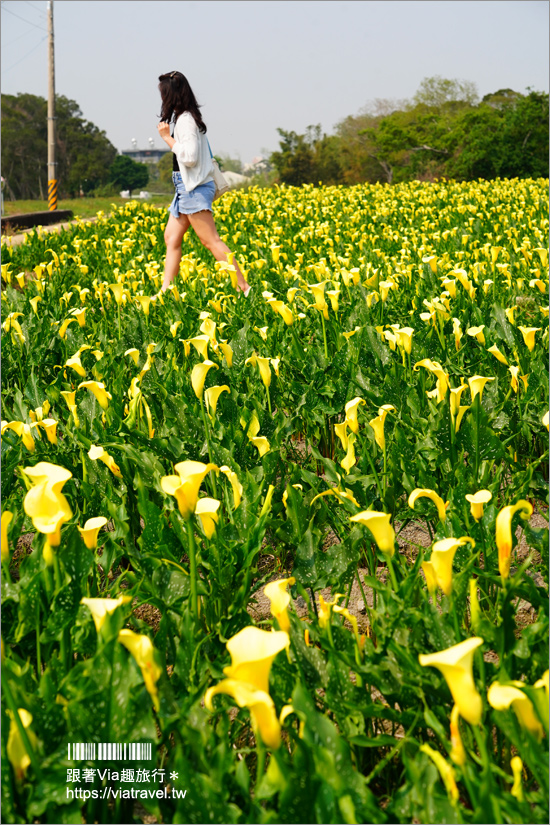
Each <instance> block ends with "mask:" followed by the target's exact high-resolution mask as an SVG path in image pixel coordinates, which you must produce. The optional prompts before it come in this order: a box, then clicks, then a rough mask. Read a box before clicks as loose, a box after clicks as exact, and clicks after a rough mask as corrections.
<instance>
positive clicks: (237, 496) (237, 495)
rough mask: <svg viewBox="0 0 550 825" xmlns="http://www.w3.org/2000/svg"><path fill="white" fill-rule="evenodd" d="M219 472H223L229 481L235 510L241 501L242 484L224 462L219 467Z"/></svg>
mask: <svg viewBox="0 0 550 825" xmlns="http://www.w3.org/2000/svg"><path fill="white" fill-rule="evenodd" d="M220 472H222V473H224V475H225V476H227V478H228V479H229V481H230V483H231V488H232V490H233V509H234V510H236V509H237V507H238V506H239V504H240V503H241V498H242V494H243V485H242V484H241V482H240V481H239V479H238V478H237V474H236V473H234V472H233V470H232V469H231V467H228V466H227V464H224V465H223V467H220Z"/></svg>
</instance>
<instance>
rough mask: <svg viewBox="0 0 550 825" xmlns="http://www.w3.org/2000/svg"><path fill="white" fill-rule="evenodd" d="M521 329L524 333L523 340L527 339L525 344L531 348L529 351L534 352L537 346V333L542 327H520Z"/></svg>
mask: <svg viewBox="0 0 550 825" xmlns="http://www.w3.org/2000/svg"><path fill="white" fill-rule="evenodd" d="M518 329H519V331H520V332H521V334H522V335H523V340H524V341H525V346H526V347H527V349H528V350H529V352H533V350H534V348H535V334H536V333H537V332H540V331H541V328H540V327H518Z"/></svg>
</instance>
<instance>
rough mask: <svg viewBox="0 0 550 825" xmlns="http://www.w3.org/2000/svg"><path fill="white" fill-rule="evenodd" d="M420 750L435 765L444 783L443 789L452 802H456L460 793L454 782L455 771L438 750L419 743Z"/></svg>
mask: <svg viewBox="0 0 550 825" xmlns="http://www.w3.org/2000/svg"><path fill="white" fill-rule="evenodd" d="M420 750H421V751H422V752H423V753H425V754H426V755H427V756H429V757H430V759H431V760H432V762H433V763H434V765H435V766H436V768H437V770H438V771H439V775H440V776H441V779H442V780H443V784H444V785H445V789H446V791H447V793H448V794H449V796H450V797H451V799H452V800H453V802H458V799H459V797H460V794H459V792H458V787H457V784H456V779H455V772H454V770H453V768H452V767H451V765H449V763H448V762H447V761H446V760H445V759H444V757H443V756H442V755H441V754H440V753H439V751H436V750H434V749H433V748H431V747H430V746H429V745H420Z"/></svg>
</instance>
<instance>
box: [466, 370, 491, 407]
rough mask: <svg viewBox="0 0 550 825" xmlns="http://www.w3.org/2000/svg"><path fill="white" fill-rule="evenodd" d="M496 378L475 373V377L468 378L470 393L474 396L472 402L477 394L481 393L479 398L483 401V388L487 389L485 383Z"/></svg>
mask: <svg viewBox="0 0 550 825" xmlns="http://www.w3.org/2000/svg"><path fill="white" fill-rule="evenodd" d="M494 380H495V379H494V378H484V377H483V376H482V375H474V377H473V378H468V385H469V387H470V395H471V396H472V402H473V401H474V398H475V397H476V395H479V400H480V401H481V399H482V397H483V390H484V389H485V384H487V383H488V382H489V381H494Z"/></svg>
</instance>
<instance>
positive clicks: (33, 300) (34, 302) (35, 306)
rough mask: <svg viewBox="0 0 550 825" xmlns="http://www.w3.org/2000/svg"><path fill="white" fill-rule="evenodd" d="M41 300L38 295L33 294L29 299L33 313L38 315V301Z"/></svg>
mask: <svg viewBox="0 0 550 825" xmlns="http://www.w3.org/2000/svg"><path fill="white" fill-rule="evenodd" d="M41 300H42V298H41V296H40V295H35V296H34V298H31V299H30V301H29V304H30V305H31V306H32V309H33V312H34V314H35V315H38V302H39V301H41Z"/></svg>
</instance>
